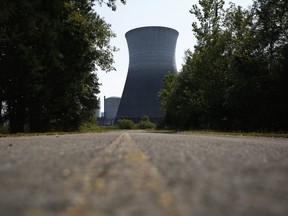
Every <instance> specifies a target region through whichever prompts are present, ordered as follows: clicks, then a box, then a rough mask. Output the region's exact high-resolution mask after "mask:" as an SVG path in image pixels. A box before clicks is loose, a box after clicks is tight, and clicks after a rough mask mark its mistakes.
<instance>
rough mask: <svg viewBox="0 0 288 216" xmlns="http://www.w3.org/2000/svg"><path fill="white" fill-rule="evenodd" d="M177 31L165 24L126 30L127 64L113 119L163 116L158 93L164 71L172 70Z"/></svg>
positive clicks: (155, 118) (153, 119)
mask: <svg viewBox="0 0 288 216" xmlns="http://www.w3.org/2000/svg"><path fill="white" fill-rule="evenodd" d="M178 34H179V33H178V32H177V31H176V30H174V29H171V28H166V27H158V26H155V27H154V26H153V27H142V28H136V29H133V30H131V31H128V32H127V33H126V35H125V36H126V40H127V43H128V49H129V68H128V74H127V78H126V83H125V87H124V91H123V94H122V99H121V102H120V105H119V109H118V113H117V119H121V118H126V119H131V120H133V121H134V122H138V121H139V120H140V119H141V118H142V117H143V116H148V117H149V118H150V120H152V121H154V122H158V121H159V120H160V119H161V118H162V117H163V112H162V111H161V104H160V101H159V98H158V93H159V91H160V89H161V88H162V85H163V79H164V77H165V74H167V73H168V72H176V71H177V69H176V62H175V49H176V42H177V38H178Z"/></svg>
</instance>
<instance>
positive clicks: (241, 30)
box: [160, 0, 288, 131]
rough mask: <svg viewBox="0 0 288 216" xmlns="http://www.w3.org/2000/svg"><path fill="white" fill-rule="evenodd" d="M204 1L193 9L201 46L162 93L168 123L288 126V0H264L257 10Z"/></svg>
mask: <svg viewBox="0 0 288 216" xmlns="http://www.w3.org/2000/svg"><path fill="white" fill-rule="evenodd" d="M199 5H200V6H201V8H199V7H198V6H196V5H194V6H193V8H192V10H191V11H190V12H191V13H192V14H193V15H195V16H196V18H197V19H198V21H199V22H197V23H196V22H195V23H193V31H194V34H195V36H196V38H197V40H198V42H197V45H196V46H195V50H194V52H191V51H187V53H186V61H185V64H184V66H183V68H182V71H181V73H179V74H177V75H171V74H170V75H168V76H167V77H166V79H165V82H164V89H163V90H162V91H161V92H160V98H161V101H162V105H163V109H164V111H165V124H166V126H171V127H175V128H182V129H187V128H196V129H216V130H219V129H221V130H280V131H281V130H287V129H288V126H287V120H288V114H287V111H285V110H287V108H288V97H287V92H288V88H287V84H286V85H285V83H287V81H288V76H287V62H288V59H287V57H288V55H287V50H288V37H287V32H288V25H287V23H288V22H287V20H288V11H287V8H288V7H287V1H274V0H257V1H255V2H254V5H253V7H252V8H251V9H249V10H245V9H242V8H241V7H237V6H236V5H234V4H230V7H229V8H228V9H226V10H224V9H223V1H220V0H213V1H207V0H200V1H199ZM285 122H286V123H285Z"/></svg>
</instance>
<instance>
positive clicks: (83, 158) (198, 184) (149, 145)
mask: <svg viewBox="0 0 288 216" xmlns="http://www.w3.org/2000/svg"><path fill="white" fill-rule="evenodd" d="M0 215H1V216H22V215H23V216H43V215H44V216H46V215H47V216H54V215H55V216H58V215H59V216H78V215H79V216H90V215H91V216H110V215H111V216H130V215H131V216H134V215H135V216H142V215H143V216H146V215H147V216H148V215H149V216H162V215H164V216H166V215H167V216H182V215H183V216H194V215H195V216H202V215H203V216H210V215H211V216H212V215H213V216H226V215H227V216H233V215H236V216H238V215H243V216H244V215H245V216H250V215H251V216H266V215H267V216H268V215H269V216H271V215H273V216H274V215H279V216H287V215H288V139H279V138H278V139H276V138H255V137H240V136H239V137H237V136H214V135H213V136H212V135H184V134H182V135H181V134H161V133H145V132H113V133H112V132H111V133H103V134H73V135H61V136H36V137H16V138H0Z"/></svg>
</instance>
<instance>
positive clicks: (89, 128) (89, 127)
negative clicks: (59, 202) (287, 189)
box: [0, 123, 288, 138]
mask: <svg viewBox="0 0 288 216" xmlns="http://www.w3.org/2000/svg"><path fill="white" fill-rule="evenodd" d="M135 129H136V128H135ZM115 130H121V129H119V128H118V127H116V126H97V125H95V124H89V123H88V124H84V125H82V126H81V127H80V129H79V130H78V131H72V132H45V133H16V134H9V133H7V132H4V133H3V131H0V138H1V137H21V136H49V135H50V136H51V135H52V136H53V135H64V134H75V133H105V132H109V131H115ZM149 131H151V132H155V133H178V134H204V135H205V134H206V135H230V136H253V137H275V138H288V133H284V132H242V131H235V132H224V131H212V130H188V131H178V130H163V129H149Z"/></svg>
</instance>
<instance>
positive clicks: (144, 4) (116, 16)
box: [95, 0, 253, 111]
mask: <svg viewBox="0 0 288 216" xmlns="http://www.w3.org/2000/svg"><path fill="white" fill-rule="evenodd" d="M119 2H120V1H119ZM228 2H233V3H235V4H236V5H241V6H243V7H248V6H250V5H252V2H253V1H252V0H230V1H226V5H227V6H228ZM197 3H198V0H127V4H126V5H122V4H120V3H119V4H118V8H117V11H116V12H113V11H111V9H109V8H107V7H106V6H102V7H100V6H96V7H95V10H96V11H97V13H98V14H100V16H101V17H104V19H105V21H106V22H107V23H110V24H111V28H112V30H113V31H114V32H115V33H116V34H117V37H116V38H113V39H112V40H111V45H113V46H116V47H117V48H119V49H120V50H119V51H118V52H116V53H115V54H114V60H115V63H114V67H115V68H116V71H111V72H109V73H105V72H103V71H98V73H97V74H98V77H99V81H100V83H102V85H101V87H100V91H101V93H100V94H99V97H100V99H101V110H102V111H103V101H104V99H103V98H104V96H106V97H111V96H118V97H121V96H122V91H123V88H124V85H125V80H126V76H127V72H128V64H129V54H128V47H127V43H126V39H125V33H126V32H127V31H129V30H131V29H134V28H138V27H143V26H165V27H170V28H174V29H176V30H177V31H178V32H179V37H178V41H177V45H176V62H177V69H178V70H179V69H181V67H182V64H183V57H184V52H185V50H187V49H193V47H194V45H195V44H196V40H195V37H194V35H193V32H192V27H191V24H192V22H194V21H196V19H195V17H194V16H193V15H192V14H190V13H189V10H190V9H191V8H192V5H193V4H197Z"/></svg>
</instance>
